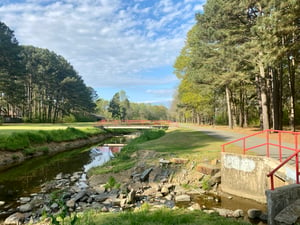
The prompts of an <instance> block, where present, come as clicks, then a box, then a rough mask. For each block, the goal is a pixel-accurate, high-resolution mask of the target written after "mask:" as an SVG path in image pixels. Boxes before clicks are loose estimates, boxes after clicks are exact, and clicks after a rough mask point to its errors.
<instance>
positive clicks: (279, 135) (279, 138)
mask: <svg viewBox="0 0 300 225" xmlns="http://www.w3.org/2000/svg"><path fill="white" fill-rule="evenodd" d="M278 145H279V161H280V162H282V148H281V132H278Z"/></svg>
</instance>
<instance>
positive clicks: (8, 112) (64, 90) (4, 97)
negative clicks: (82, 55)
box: [0, 22, 96, 122]
mask: <svg viewBox="0 0 300 225" xmlns="http://www.w3.org/2000/svg"><path fill="white" fill-rule="evenodd" d="M0 93H1V95H0V98H1V100H0V113H1V115H2V116H4V117H20V118H22V119H23V120H25V121H32V122H57V121H62V120H63V118H64V116H68V115H70V114H76V113H92V112H93V111H94V108H95V106H96V105H95V103H94V102H93V95H94V91H93V89H92V88H90V87H87V86H86V85H85V83H84V81H83V80H82V78H81V77H80V75H79V74H78V73H77V72H76V71H75V70H74V68H73V67H72V65H71V64H70V63H69V62H67V61H66V60H65V59H64V58H63V57H62V56H60V55H57V54H56V53H54V52H51V51H49V50H48V49H41V48H37V47H33V46H20V45H19V44H18V41H17V39H16V37H15V36H14V33H13V31H12V30H10V29H9V28H8V27H7V26H6V25H5V24H4V23H2V22H0Z"/></svg>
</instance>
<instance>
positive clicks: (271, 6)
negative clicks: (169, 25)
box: [172, 0, 300, 130]
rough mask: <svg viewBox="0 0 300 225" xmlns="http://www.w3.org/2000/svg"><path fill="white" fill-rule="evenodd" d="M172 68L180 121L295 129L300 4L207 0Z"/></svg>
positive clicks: (274, 0) (298, 119)
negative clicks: (175, 79)
mask: <svg viewBox="0 0 300 225" xmlns="http://www.w3.org/2000/svg"><path fill="white" fill-rule="evenodd" d="M195 18H196V23H195V25H194V26H193V27H192V28H191V29H190V31H189V32H188V34H187V37H186V42H185V45H184V47H183V48H182V50H181V52H180V54H179V55H178V56H177V59H176V61H175V63H174V73H175V74H176V76H177V77H178V78H179V79H180V85H179V87H178V90H177V94H176V96H175V98H174V101H173V105H172V110H173V112H175V114H174V116H175V117H176V118H177V120H178V121H181V122H193V123H199V124H201V123H204V124H227V125H229V127H231V128H232V127H235V126H241V127H246V126H249V125H253V126H260V128H261V129H271V128H273V129H282V128H283V127H284V126H286V127H289V129H291V130H295V127H296V125H299V124H300V117H299V113H300V100H299V97H300V92H299V88H300V74H299V73H300V67H299V64H300V58H299V54H300V1H298V0H286V1H280V0H246V1H240V0H230V1H228V0H207V2H206V4H205V6H204V10H203V12H202V13H198V14H197V15H196V16H195Z"/></svg>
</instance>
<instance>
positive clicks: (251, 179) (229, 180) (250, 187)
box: [221, 152, 270, 203]
mask: <svg viewBox="0 0 300 225" xmlns="http://www.w3.org/2000/svg"><path fill="white" fill-rule="evenodd" d="M269 171H270V167H269V165H268V163H266V158H265V157H261V156H251V155H237V154H232V153H227V152H224V153H222V157H221V175H222V185H221V188H222V191H224V192H227V193H229V194H232V195H237V196H241V197H244V198H249V199H253V200H256V201H258V202H261V203H266V196H265V191H266V190H267V189H268V187H269V184H268V183H269V179H268V178H267V173H268V172H269Z"/></svg>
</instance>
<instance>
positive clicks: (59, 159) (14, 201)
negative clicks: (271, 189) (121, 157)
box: [0, 137, 266, 223]
mask: <svg viewBox="0 0 300 225" xmlns="http://www.w3.org/2000/svg"><path fill="white" fill-rule="evenodd" d="M124 141H125V138H124V137H120V138H113V139H108V140H106V141H105V142H102V143H99V145H104V144H105V143H114V144H116V143H124ZM110 150H112V148H111V149H109V148H108V147H104V148H102V150H101V151H102V152H100V153H99V152H97V149H95V148H94V147H93V146H90V147H86V148H81V149H76V150H72V151H68V152H63V153H59V154H57V155H54V156H50V157H49V156H47V155H45V156H42V157H39V158H35V159H32V160H29V161H26V162H24V163H23V164H22V165H19V166H16V167H13V168H11V169H8V170H6V171H1V172H0V202H1V201H2V202H5V204H3V205H0V223H1V220H3V219H5V218H6V217H7V216H8V215H9V214H11V213H13V212H14V210H15V209H16V208H17V207H18V206H19V205H20V198H22V197H27V196H31V195H34V194H35V193H39V192H41V189H42V187H43V185H44V184H45V183H47V182H49V181H53V180H56V179H57V177H58V176H65V175H66V174H70V176H71V175H72V174H74V173H80V176H81V178H80V179H79V181H81V182H82V183H81V184H80V182H79V184H78V185H86V183H85V181H86V172H87V170H89V169H90V168H92V167H94V166H97V165H99V163H100V164H103V163H105V162H106V161H108V160H110V158H111V157H112V152H111V151H110ZM119 150H120V148H116V147H115V148H114V149H113V151H119ZM192 202H197V203H198V204H199V205H200V206H201V207H202V208H203V207H205V208H208V209H209V208H214V207H216V208H225V209H231V210H235V209H242V210H243V211H244V212H247V210H248V209H251V208H256V209H260V210H262V211H266V206H265V205H263V204H259V203H257V202H255V201H251V200H247V199H243V198H239V197H232V196H210V195H194V196H192ZM185 207H188V205H187V206H185Z"/></svg>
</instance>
